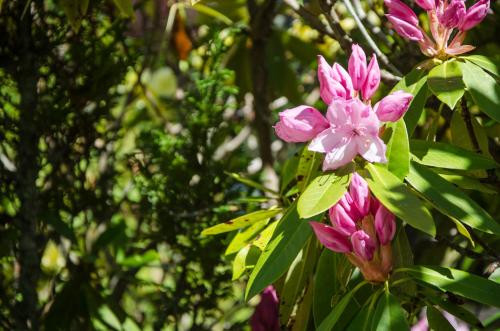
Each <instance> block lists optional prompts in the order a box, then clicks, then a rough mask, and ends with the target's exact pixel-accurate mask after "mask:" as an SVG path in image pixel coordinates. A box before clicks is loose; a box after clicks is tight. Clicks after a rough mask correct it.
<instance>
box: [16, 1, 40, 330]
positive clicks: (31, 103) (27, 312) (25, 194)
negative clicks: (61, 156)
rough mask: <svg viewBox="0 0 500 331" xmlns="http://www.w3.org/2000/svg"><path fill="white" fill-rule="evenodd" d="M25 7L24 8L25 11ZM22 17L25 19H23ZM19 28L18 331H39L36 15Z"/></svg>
mask: <svg viewBox="0 0 500 331" xmlns="http://www.w3.org/2000/svg"><path fill="white" fill-rule="evenodd" d="M22 7H23V6H22V4H20V8H19V9H21V10H22ZM18 17H21V15H19V16H18ZM17 26H18V27H19V29H20V30H19V46H20V52H19V53H20V58H19V63H18V70H17V72H16V76H17V77H16V80H17V81H18V86H19V92H20V94H21V103H20V118H19V143H18V146H17V150H18V151H20V152H19V153H18V159H17V162H18V165H17V169H18V174H19V176H18V185H17V194H18V196H19V199H20V202H21V205H20V210H19V217H18V218H17V219H16V225H17V227H18V229H19V232H20V235H21V238H20V241H19V257H18V261H19V265H20V275H19V279H18V282H19V283H18V290H19V293H20V294H21V300H20V301H19V302H18V304H17V307H16V311H17V314H16V315H17V316H16V329H17V330H38V329H39V323H38V295H37V282H38V278H39V275H40V267H39V266H40V257H39V255H38V247H37V240H36V239H37V217H38V203H37V187H36V179H37V175H38V168H39V167H38V139H39V135H38V125H37V118H36V117H37V116H36V115H37V112H36V108H37V102H38V101H37V99H38V96H37V82H38V65H37V63H36V59H37V55H36V50H35V49H34V45H33V36H32V34H31V29H32V14H31V11H29V10H28V11H27V13H26V15H25V16H24V19H20V21H19V22H18V23H17Z"/></svg>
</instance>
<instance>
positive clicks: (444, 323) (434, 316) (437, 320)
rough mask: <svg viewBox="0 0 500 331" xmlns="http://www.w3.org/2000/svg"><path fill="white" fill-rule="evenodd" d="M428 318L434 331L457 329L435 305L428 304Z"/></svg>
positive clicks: (453, 330) (452, 330)
mask: <svg viewBox="0 0 500 331" xmlns="http://www.w3.org/2000/svg"><path fill="white" fill-rule="evenodd" d="M427 320H428V321H429V327H430V329H431V330H432V331H455V328H454V327H453V326H451V324H450V322H448V320H447V319H446V318H444V316H443V314H441V312H440V311H439V310H437V309H436V308H434V307H433V306H427Z"/></svg>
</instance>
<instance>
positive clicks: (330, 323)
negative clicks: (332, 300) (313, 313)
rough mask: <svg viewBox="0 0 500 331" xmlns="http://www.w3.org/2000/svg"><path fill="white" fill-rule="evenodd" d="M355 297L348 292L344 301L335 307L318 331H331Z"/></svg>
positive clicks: (351, 292)
mask: <svg viewBox="0 0 500 331" xmlns="http://www.w3.org/2000/svg"><path fill="white" fill-rule="evenodd" d="M352 296H353V291H350V292H348V293H347V294H346V295H345V296H344V297H343V298H342V300H340V301H339V302H338V303H337V304H336V305H335V306H334V307H333V310H332V311H331V312H330V313H329V314H328V316H327V317H326V318H325V319H324V320H323V322H322V323H321V324H320V325H319V327H318V328H317V331H331V330H333V327H334V326H335V324H336V323H337V321H338V320H339V318H340V316H342V313H343V312H344V310H345V308H346V307H347V305H348V303H349V301H351V298H352Z"/></svg>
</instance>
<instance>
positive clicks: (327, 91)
mask: <svg viewBox="0 0 500 331" xmlns="http://www.w3.org/2000/svg"><path fill="white" fill-rule="evenodd" d="M336 76H338V74H337V72H336V71H335V70H334V69H333V68H332V67H331V66H330V65H329V64H328V63H327V62H326V60H325V59H324V58H323V57H322V56H321V55H318V80H319V91H320V96H321V99H322V100H323V101H324V102H325V103H326V104H327V105H329V104H330V103H331V102H332V100H333V99H334V98H342V99H346V98H347V92H346V89H345V87H344V86H343V85H342V84H341V82H340V81H339V80H338V79H335V77H336ZM349 98H350V96H349Z"/></svg>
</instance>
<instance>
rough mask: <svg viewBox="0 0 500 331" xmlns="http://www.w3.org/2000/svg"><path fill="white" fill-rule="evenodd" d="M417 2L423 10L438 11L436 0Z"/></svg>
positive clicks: (419, 0)
mask: <svg viewBox="0 0 500 331" xmlns="http://www.w3.org/2000/svg"><path fill="white" fill-rule="evenodd" d="M415 2H416V3H417V5H419V6H420V8H422V9H423V10H426V11H431V10H434V9H436V2H435V1H434V0H415Z"/></svg>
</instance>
